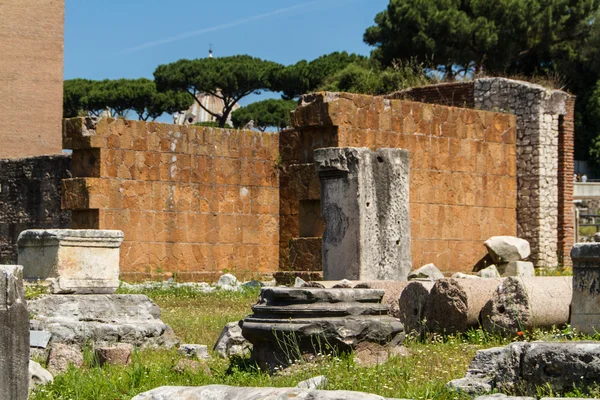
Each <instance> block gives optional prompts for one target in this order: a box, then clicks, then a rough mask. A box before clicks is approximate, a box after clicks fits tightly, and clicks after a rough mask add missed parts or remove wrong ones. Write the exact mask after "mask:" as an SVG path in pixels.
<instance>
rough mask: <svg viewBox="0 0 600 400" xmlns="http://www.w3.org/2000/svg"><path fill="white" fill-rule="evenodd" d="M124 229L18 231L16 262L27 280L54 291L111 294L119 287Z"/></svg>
mask: <svg viewBox="0 0 600 400" xmlns="http://www.w3.org/2000/svg"><path fill="white" fill-rule="evenodd" d="M122 241H123V232H121V231H111V230H94V229H89V230H86V229H82V230H75V229H48V230H44V229H35V230H27V231H23V232H21V234H20V235H19V240H18V245H19V264H21V265H23V268H24V273H23V275H24V277H25V279H26V280H28V281H32V282H37V281H42V282H44V283H47V284H48V285H50V287H51V289H52V292H53V293H78V294H89V293H99V294H111V293H114V292H116V290H117V289H118V288H119V248H120V246H121V242H122Z"/></svg>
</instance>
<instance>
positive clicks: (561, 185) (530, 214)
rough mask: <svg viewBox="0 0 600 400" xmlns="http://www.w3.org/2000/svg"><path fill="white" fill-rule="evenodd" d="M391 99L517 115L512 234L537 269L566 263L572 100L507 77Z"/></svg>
mask: <svg viewBox="0 0 600 400" xmlns="http://www.w3.org/2000/svg"><path fill="white" fill-rule="evenodd" d="M390 97H391V98H409V99H413V100H417V101H424V102H428V103H436V104H444V105H448V104H450V105H457V106H461V102H462V101H463V99H464V106H466V107H474V108H476V109H481V110H489V111H500V112H506V113H510V114H514V115H516V116H517V140H516V146H517V221H518V223H517V234H518V235H519V236H520V237H522V238H524V239H527V240H528V241H529V242H530V244H531V247H532V255H531V261H533V262H534V264H535V265H536V266H537V267H556V266H557V265H565V266H569V265H570V257H569V253H570V251H571V247H572V245H573V242H574V225H575V221H574V218H573V205H572V200H573V182H572V180H573V170H574V161H573V140H574V139H573V137H574V104H575V98H574V97H572V96H569V95H568V94H567V93H565V92H562V91H560V90H552V89H547V88H544V87H542V86H539V85H535V84H531V83H528V82H522V81H516V80H512V79H506V78H480V79H476V80H474V81H470V82H459V83H450V84H438V85H431V86H426V87H422V88H414V89H409V90H405V91H401V92H398V93H395V94H393V95H391V96H390ZM456 99H458V102H457V101H456Z"/></svg>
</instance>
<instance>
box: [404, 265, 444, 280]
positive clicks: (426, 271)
mask: <svg viewBox="0 0 600 400" xmlns="http://www.w3.org/2000/svg"><path fill="white" fill-rule="evenodd" d="M443 278H444V274H442V273H441V272H440V270H439V269H438V268H437V267H436V266H435V265H434V264H427V265H423V266H422V267H421V268H418V269H416V270H414V271H412V272H411V273H410V274H408V280H409V281H411V280H414V279H424V280H429V281H437V280H438V279H443Z"/></svg>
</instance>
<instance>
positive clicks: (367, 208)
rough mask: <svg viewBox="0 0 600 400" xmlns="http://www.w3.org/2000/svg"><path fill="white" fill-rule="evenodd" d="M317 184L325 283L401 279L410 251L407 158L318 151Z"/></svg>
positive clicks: (383, 152)
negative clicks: (319, 191) (319, 192)
mask: <svg viewBox="0 0 600 400" xmlns="http://www.w3.org/2000/svg"><path fill="white" fill-rule="evenodd" d="M314 159H315V165H316V167H317V172H318V174H319V179H320V180H321V210H322V215H323V218H324V219H325V221H326V228H325V232H324V233H323V275H324V278H325V279H326V280H339V279H351V280H406V278H407V276H408V273H409V272H410V269H411V268H412V258H411V250H410V212H409V155H408V151H407V150H403V149H379V150H377V151H371V150H369V149H367V148H324V149H317V150H315V152H314Z"/></svg>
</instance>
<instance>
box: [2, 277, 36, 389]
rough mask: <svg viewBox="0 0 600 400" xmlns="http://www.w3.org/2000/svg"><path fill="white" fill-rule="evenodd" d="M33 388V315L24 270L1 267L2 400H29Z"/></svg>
mask: <svg viewBox="0 0 600 400" xmlns="http://www.w3.org/2000/svg"><path fill="white" fill-rule="evenodd" d="M28 386H29V313H28V311H27V302H26V301H25V291H24V290H23V267H21V266H18V265H0V400H26V399H27V394H28Z"/></svg>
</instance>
